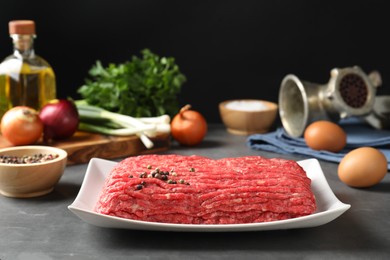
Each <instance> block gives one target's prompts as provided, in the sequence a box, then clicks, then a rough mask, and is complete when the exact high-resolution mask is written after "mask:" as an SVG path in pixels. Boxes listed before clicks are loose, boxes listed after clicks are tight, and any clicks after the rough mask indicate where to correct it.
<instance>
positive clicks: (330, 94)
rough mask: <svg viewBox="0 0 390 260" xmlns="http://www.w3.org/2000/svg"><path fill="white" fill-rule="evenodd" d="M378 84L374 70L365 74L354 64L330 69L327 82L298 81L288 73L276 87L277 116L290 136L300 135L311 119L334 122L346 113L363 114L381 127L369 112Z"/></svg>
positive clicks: (371, 110) (372, 105)
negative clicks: (278, 87) (277, 96)
mask: <svg viewBox="0 0 390 260" xmlns="http://www.w3.org/2000/svg"><path fill="white" fill-rule="evenodd" d="M381 84H382V80H381V76H380V74H379V73H378V72H377V71H373V72H371V73H370V74H369V75H367V74H365V73H364V72H363V71H362V69H361V68H360V67H358V66H354V67H347V68H342V69H339V68H334V69H332V70H331V73H330V80H329V82H328V83H327V84H323V85H321V84H316V83H311V82H306V81H302V80H300V79H299V78H298V77H297V76H295V75H293V74H289V75H287V76H285V77H284V79H283V80H282V83H281V86H280V90H279V115H280V119H281V121H282V125H283V127H284V129H285V131H286V132H287V133H288V134H289V135H290V136H292V137H299V136H302V135H303V133H304V130H305V128H306V127H307V126H308V125H309V124H310V123H312V122H314V121H318V120H328V121H333V122H338V121H339V120H340V119H342V118H346V117H350V116H358V117H364V118H365V119H366V121H367V122H368V123H370V124H371V125H372V126H374V127H376V128H381V127H382V126H383V124H381V118H379V117H378V116H377V115H375V114H374V113H373V108H374V103H375V95H376V88H377V87H379V86H380V85H381Z"/></svg>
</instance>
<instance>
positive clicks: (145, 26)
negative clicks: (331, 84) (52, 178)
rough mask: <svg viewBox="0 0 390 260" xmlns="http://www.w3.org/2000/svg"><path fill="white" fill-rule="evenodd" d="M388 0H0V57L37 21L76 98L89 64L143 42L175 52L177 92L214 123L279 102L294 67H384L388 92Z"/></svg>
mask: <svg viewBox="0 0 390 260" xmlns="http://www.w3.org/2000/svg"><path fill="white" fill-rule="evenodd" d="M385 6H386V2H385V1H377V0H371V1H310V0H307V1H303V0H300V1H297V0H296V1H287V0H286V1H282V0H272V1H255V0H239V1H238V0H237V1H233V0H224V1H223V0H221V1H163V0H161V1H157V0H155V1H153V0H111V1H96V0H67V1H42V0H34V1H30V0H24V1H22V0H12V1H3V2H2V4H1V7H0V57H3V58H4V57H6V56H8V55H9V54H11V52H12V43H11V39H10V38H9V34H8V22H9V21H10V20H13V19H33V20H35V21H36V26H37V35H38V38H37V39H36V41H35V50H36V53H37V54H38V55H40V56H42V57H43V58H45V59H46V60H47V61H48V62H49V63H50V64H51V65H52V67H53V68H54V70H55V72H56V75H57V88H58V96H59V97H67V96H70V97H73V98H78V97H79V96H78V94H77V89H78V88H79V87H80V86H81V85H83V83H84V79H85V78H86V77H87V73H88V70H89V69H90V68H91V67H92V65H93V64H95V61H96V60H101V61H102V62H103V64H104V65H107V64H108V63H111V62H113V63H120V62H124V61H126V60H129V59H130V58H131V56H132V55H139V54H140V51H141V50H142V49H144V48H149V49H150V50H151V51H152V52H154V53H156V54H158V55H160V56H172V57H174V58H175V59H176V63H177V64H178V65H179V67H180V69H181V71H182V72H183V74H185V75H186V76H187V79H188V80H187V82H186V83H185V84H184V85H183V88H182V91H181V93H180V95H179V96H178V98H179V102H180V104H181V105H184V104H186V103H190V104H192V106H193V108H194V109H196V110H198V111H200V112H201V113H203V114H204V115H205V117H206V119H207V120H208V121H209V122H220V118H219V113H218V103H219V102H221V101H223V100H226V99H234V98H258V99H266V100H271V101H277V98H278V91H279V87H280V83H281V80H282V79H283V77H284V76H285V75H286V74H289V73H293V74H296V75H297V76H298V77H299V78H301V79H304V80H307V81H311V82H318V83H325V82H327V81H328V80H329V73H330V70H331V69H332V68H335V67H339V68H342V67H347V66H353V65H358V66H360V67H361V68H362V69H363V70H364V71H365V72H367V73H368V72H370V71H371V70H374V69H375V70H378V71H379V72H380V73H381V74H382V78H383V86H382V87H381V88H380V89H379V90H378V95H379V94H388V93H390V91H389V88H390V85H389V84H390V83H388V79H389V77H390V62H389V58H390V57H389V51H388V48H389V46H390V44H389V35H388V34H389V18H388V15H389V9H388V8H386V7H385Z"/></svg>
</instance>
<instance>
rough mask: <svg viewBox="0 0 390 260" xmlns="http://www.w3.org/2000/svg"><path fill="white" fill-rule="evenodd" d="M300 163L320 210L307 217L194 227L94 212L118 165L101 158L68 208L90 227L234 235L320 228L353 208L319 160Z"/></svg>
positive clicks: (90, 168) (91, 165)
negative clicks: (341, 198) (341, 197)
mask: <svg viewBox="0 0 390 260" xmlns="http://www.w3.org/2000/svg"><path fill="white" fill-rule="evenodd" d="M298 163H299V165H301V166H302V167H303V168H304V169H305V171H306V173H307V175H308V177H309V178H310V179H311V180H312V190H313V192H314V194H315V196H316V199H317V208H318V209H317V211H316V212H315V213H313V214H311V215H308V216H304V217H298V218H294V219H288V220H280V221H273V222H263V223H250V224H226V225H225V224H221V225H198V224H197V225H192V224H168V223H155V222H146V221H138V220H131V219H125V218H119V217H113V216H108V215H104V214H99V213H96V212H94V211H93V208H94V207H95V204H96V203H97V201H98V198H99V195H100V191H101V190H102V187H103V183H104V180H105V178H106V176H107V174H108V173H109V172H110V171H111V169H112V168H113V167H114V166H115V165H116V164H117V162H112V161H108V160H103V159H98V158H93V159H91V160H90V162H89V164H88V168H87V172H86V174H85V177H84V180H83V183H82V185H81V188H80V191H79V193H78V195H77V197H76V199H75V201H74V202H73V203H72V204H71V205H69V206H68V209H69V210H70V211H72V212H73V213H74V214H75V215H77V216H78V217H79V218H80V219H82V220H84V221H85V222H87V223H89V224H92V225H96V226H100V227H107V228H123V229H139V230H155V231H192V232H195V231H196V232H198V231H201V232H205V231H207V232H222V231H224V232H228V231H229V232H230V231H260V230H276V229H292V228H308V227H316V226H320V225H323V224H326V223H328V222H330V221H332V220H334V219H336V218H337V217H339V216H340V215H341V214H343V213H344V212H345V211H347V210H348V209H349V208H350V207H351V206H350V205H348V204H344V203H342V202H340V201H339V200H338V199H337V198H336V196H335V195H334V193H333V192H332V190H331V189H330V187H329V185H328V182H327V181H326V179H325V176H324V174H323V172H322V169H321V166H320V164H319V162H318V160H317V159H307V160H303V161H299V162H298Z"/></svg>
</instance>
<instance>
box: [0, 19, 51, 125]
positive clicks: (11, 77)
mask: <svg viewBox="0 0 390 260" xmlns="http://www.w3.org/2000/svg"><path fill="white" fill-rule="evenodd" d="M9 33H10V36H11V38H12V40H13V48H14V49H13V54H12V55H10V56H8V57H6V58H5V59H4V60H3V61H2V63H1V64H0V118H1V117H2V116H3V114H4V113H5V112H6V111H7V110H9V109H10V108H12V107H15V106H29V107H31V108H34V109H36V110H39V109H40V108H42V107H43V106H44V105H45V104H46V103H47V102H48V101H50V100H52V99H55V98H56V78H55V74H54V71H53V69H52V67H51V66H50V64H49V63H48V62H47V61H46V60H44V59H43V58H42V57H40V56H38V55H36V54H35V51H34V39H35V38H36V34H35V22H34V21H31V20H15V21H10V22H9Z"/></svg>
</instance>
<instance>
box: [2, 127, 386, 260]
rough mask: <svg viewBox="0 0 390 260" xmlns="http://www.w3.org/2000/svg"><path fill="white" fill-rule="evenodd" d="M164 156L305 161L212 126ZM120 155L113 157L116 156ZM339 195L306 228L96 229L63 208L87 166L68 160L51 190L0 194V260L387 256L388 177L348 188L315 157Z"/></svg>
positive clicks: (333, 170) (330, 167) (72, 197)
mask: <svg viewBox="0 0 390 260" xmlns="http://www.w3.org/2000/svg"><path fill="white" fill-rule="evenodd" d="M163 153H164V154H171V153H172V154H182V155H192V154H197V155H203V156H208V157H211V158H224V157H237V156H244V155H262V156H264V157H269V158H271V157H280V158H287V159H293V160H302V159H307V157H302V156H297V155H281V154H274V153H267V152H263V151H255V150H251V149H250V148H249V147H248V146H247V145H246V137H245V136H237V135H232V134H229V133H228V132H227V131H226V130H225V128H224V127H223V126H222V125H218V124H215V125H210V126H209V131H208V134H207V136H206V138H205V140H204V141H203V143H202V144H201V145H200V146H198V147H193V148H185V147H181V146H179V145H177V144H176V143H175V142H173V143H172V146H171V147H170V149H169V150H167V151H165V152H163ZM120 159H121V158H119V159H118V160H120ZM319 162H320V165H321V168H322V170H323V172H324V174H325V176H326V178H327V181H328V183H329V185H330V187H331V189H332V190H333V192H334V193H335V195H336V196H337V198H338V199H339V200H341V201H342V202H344V203H348V204H351V208H350V209H349V210H348V211H347V212H345V213H344V214H342V215H341V216H340V217H338V218H336V219H335V220H333V221H331V222H329V223H327V224H324V225H321V226H318V227H312V228H300V229H287V230H273V231H255V232H253V231H249V232H216V233H212V232H206V233H205V232H161V231H140V230H129V229H112V228H102V227H97V226H94V225H91V224H88V223H86V222H84V221H83V220H81V219H80V218H78V217H77V216H76V215H74V214H73V213H72V212H70V211H69V210H68V208H67V206H68V205H70V204H71V203H72V202H73V201H74V200H75V198H76V195H77V194H78V192H79V189H80V186H81V184H82V182H83V178H84V175H85V172H86V169H87V164H81V165H72V166H67V168H66V170H65V172H64V175H63V176H62V178H61V180H60V181H59V183H58V184H57V185H56V187H55V189H54V191H53V192H51V193H50V194H48V195H45V196H42V197H37V198H30V199H14V198H7V197H2V196H0V260H14V259H17V260H24V259H29V260H31V259H32V260H35V259H40V260H48V259H80V260H83V259H390V177H389V175H387V176H386V177H385V179H384V180H383V181H382V182H381V183H380V184H378V185H376V186H374V187H372V188H369V189H354V188H350V187H348V186H346V185H345V184H344V183H342V182H341V181H340V180H339V179H338V177H337V164H336V163H331V162H325V161H319Z"/></svg>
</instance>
